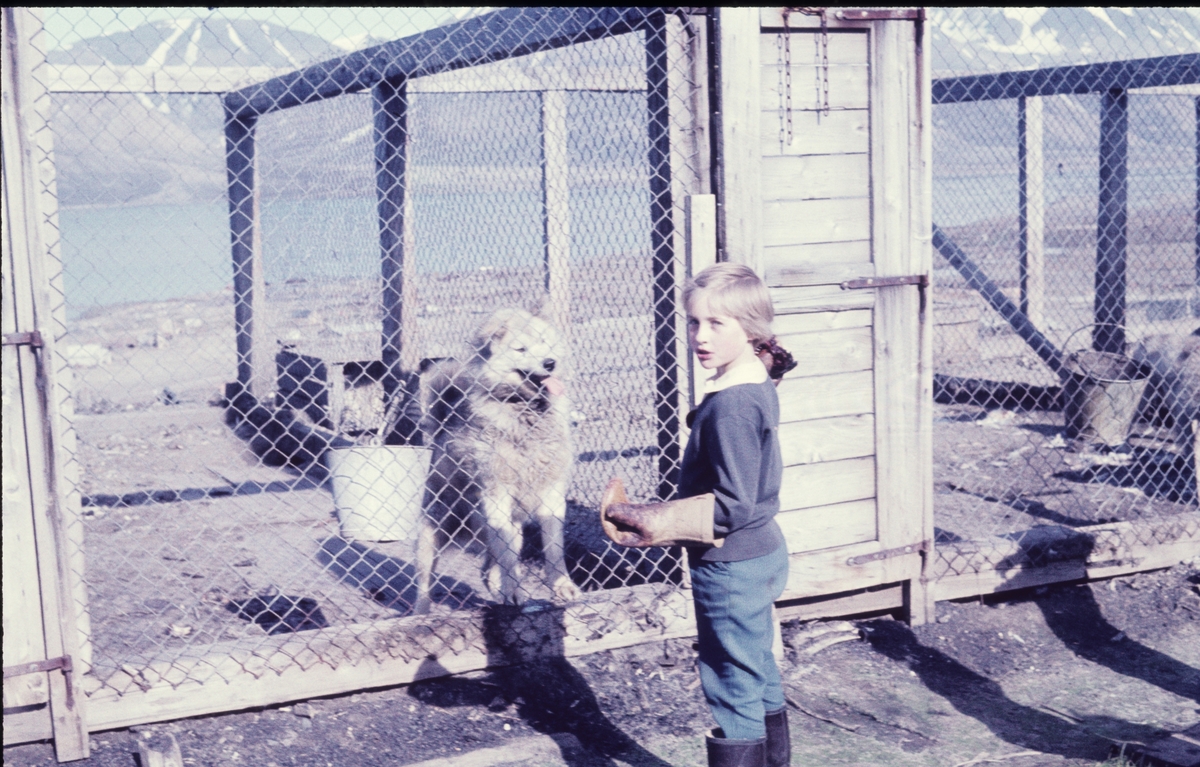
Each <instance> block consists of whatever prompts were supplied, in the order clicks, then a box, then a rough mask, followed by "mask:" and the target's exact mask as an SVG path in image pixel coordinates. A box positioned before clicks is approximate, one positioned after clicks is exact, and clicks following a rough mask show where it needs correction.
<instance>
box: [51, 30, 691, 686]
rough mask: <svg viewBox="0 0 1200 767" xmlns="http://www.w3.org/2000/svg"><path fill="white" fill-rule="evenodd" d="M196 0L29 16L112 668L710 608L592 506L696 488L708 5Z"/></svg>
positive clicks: (571, 640)
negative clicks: (686, 231)
mask: <svg viewBox="0 0 1200 767" xmlns="http://www.w3.org/2000/svg"><path fill="white" fill-rule="evenodd" d="M182 13H183V12H181V11H176V12H168V11H166V10H164V11H158V10H149V9H125V10H121V11H119V12H113V11H101V10H95V11H93V10H86V9H52V10H47V11H45V12H44V14H43V18H42V26H41V28H39V29H36V30H35V32H34V33H33V35H32V39H31V40H30V41H29V42H30V43H31V44H32V46H33V47H34V48H35V49H37V50H40V51H44V52H45V54H46V64H45V65H43V66H38V67H37V68H36V69H35V72H34V76H35V80H36V81H37V84H38V85H39V87H41V88H44V89H45V93H44V94H43V95H42V100H41V102H40V103H41V104H42V106H43V111H44V112H45V117H46V118H47V120H48V125H49V129H48V135H47V136H46V138H47V141H45V142H44V144H45V145H44V147H43V152H44V154H43V157H42V160H43V165H44V170H45V173H44V174H43V176H44V178H43V183H44V185H45V189H46V195H47V197H48V204H47V205H46V206H45V209H46V211H47V215H48V221H49V223H50V224H51V226H52V227H54V228H56V232H57V241H56V242H54V243H52V247H51V258H52V260H54V261H55V262H59V261H60V262H61V265H62V269H61V278H60V282H59V283H58V285H57V288H56V289H57V290H61V297H60V298H61V300H62V301H63V303H64V307H65V308H64V310H63V311H62V312H60V314H61V315H62V317H63V318H64V319H65V325H64V326H63V327H62V328H60V329H59V332H58V335H59V338H58V341H57V348H58V350H59V351H60V357H61V359H60V361H59V362H60V365H61V366H62V367H63V369H64V371H70V373H71V374H72V375H71V376H70V378H69V379H67V380H68V383H67V384H64V387H65V388H66V389H67V391H65V392H64V395H65V396H66V397H67V398H68V399H70V400H71V401H73V403H74V412H73V414H70V415H69V419H68V420H69V422H70V423H69V428H70V432H71V435H72V438H74V439H77V442H76V443H74V447H73V448H72V450H73V454H74V457H75V463H76V468H77V472H76V476H75V477H74V479H73V480H72V488H71V489H72V491H73V493H74V495H73V502H74V503H76V504H78V506H77V508H78V509H80V513H79V518H80V519H81V520H82V521H81V523H80V528H79V529H77V530H76V531H75V533H74V534H73V536H72V537H73V539H74V540H75V541H76V542H77V543H78V545H79V546H80V550H81V552H82V558H77V562H78V566H77V569H78V573H77V575H79V576H80V578H81V580H82V582H83V583H84V584H85V585H86V595H84V594H83V593H80V595H79V601H80V605H79V610H80V612H81V613H82V614H85V615H88V616H90V627H85V628H83V629H82V631H83V641H84V643H85V645H86V650H85V653H84V656H85V657H84V662H85V665H86V669H85V670H88V671H90V675H89V676H88V680H90V681H88V682H87V683H86V684H85V688H86V691H87V692H88V694H89V695H92V696H93V699H94V700H97V699H105V700H116V699H118V698H119V697H120V696H122V695H124V694H126V693H130V692H137V691H138V690H153V689H158V688H162V687H165V686H170V687H179V686H180V685H187V684H192V683H201V684H211V683H212V682H213V681H215V680H216V679H225V680H226V681H231V680H234V679H239V678H241V679H248V678H249V677H245V676H244V675H246V674H250V675H252V676H254V677H259V676H261V674H262V673H263V672H264V671H266V670H271V671H274V672H277V673H286V672H291V671H296V670H299V669H306V670H308V669H313V668H318V669H319V668H322V667H324V668H327V669H334V670H336V669H339V668H348V667H350V666H354V665H356V664H358V665H360V666H361V665H362V662H363V660H364V659H367V660H371V659H374V660H376V661H382V660H386V659H400V660H401V661H409V662H411V664H412V666H413V669H414V670H413V671H412V673H408V678H415V676H416V675H419V674H427V673H432V672H430V671H428V670H427V665H428V664H435V666H439V667H441V668H443V669H446V668H454V667H456V663H457V661H456V660H455V658H456V657H457V656H460V655H462V654H463V653H467V654H471V653H474V654H476V655H479V654H484V655H486V657H487V658H488V659H489V661H492V660H495V659H497V658H505V657H510V655H511V654H512V653H516V654H518V655H520V654H521V653H525V652H530V651H547V650H548V651H554V650H555V648H557V651H559V652H561V651H562V649H563V647H564V643H565V646H572V645H574V646H582V645H585V644H588V643H592V644H595V643H598V642H603V643H607V644H608V645H610V646H611V645H613V644H621V643H629V642H632V641H637V637H638V636H640V635H642V634H645V635H647V636H649V635H655V636H667V635H670V633H669V632H670V630H671V627H672V626H674V625H677V624H681V623H686V617H687V610H688V609H690V608H689V605H688V600H686V599H684V598H683V597H682V594H681V592H680V588H679V587H680V585H681V584H682V582H683V580H684V577H685V576H684V568H682V567H681V563H680V559H679V556H678V552H677V551H675V550H670V551H665V552H664V550H657V549H656V550H645V551H641V550H618V549H615V548H613V547H612V546H611V545H610V544H609V542H608V540H607V539H606V538H605V537H604V535H603V533H602V531H601V529H600V526H599V521H598V515H597V514H596V510H595V506H596V503H597V502H598V500H599V496H600V493H601V491H602V489H603V487H604V485H605V483H606V482H607V480H608V478H609V477H610V476H613V475H618V476H622V477H623V478H624V479H625V481H626V484H627V486H628V488H629V491H630V496H631V497H633V498H635V499H650V498H654V497H658V496H660V495H668V496H669V495H670V494H671V493H673V492H674V482H675V477H676V473H677V470H678V467H677V463H678V459H679V455H680V440H681V429H682V426H681V422H682V419H681V418H680V415H679V411H680V408H681V407H682V406H686V403H687V401H688V399H689V396H690V393H689V384H688V380H689V379H688V369H687V364H688V360H687V357H686V355H685V354H684V353H683V348H684V347H682V346H681V342H680V338H681V336H682V333H681V330H682V322H681V320H680V311H681V309H680V306H679V303H678V294H679V289H680V288H681V287H682V284H681V283H682V277H683V275H684V274H685V268H684V252H683V251H684V249H683V248H682V246H681V239H680V237H681V233H680V232H678V231H677V229H678V228H679V227H680V226H681V225H682V220H683V219H682V211H683V207H684V206H683V200H684V197H685V196H686V195H687V194H696V193H705V192H707V191H708V190H707V188H706V187H707V178H706V173H705V172H704V171H702V169H701V167H700V159H699V158H700V156H701V154H700V151H699V149H698V146H697V145H696V143H695V142H698V141H699V140H700V137H701V136H703V135H704V134H703V132H702V129H701V127H700V126H699V122H698V121H699V118H698V115H702V114H705V112H704V110H703V109H700V110H698V109H697V103H698V99H703V98H704V97H705V94H704V93H703V92H702V88H701V86H700V85H698V83H700V82H702V81H701V79H700V78H698V76H697V72H698V71H702V70H701V69H697V67H702V66H703V62H702V61H701V60H700V59H698V56H699V55H702V53H703V51H704V44H703V39H702V35H703V27H704V25H703V23H702V22H703V18H702V17H692V16H690V15H688V14H687V13H684V12H679V13H664V12H661V11H654V10H643V9H628V8H599V9H588V10H585V11H580V10H552V9H551V10H546V9H508V10H501V11H492V10H487V9H482V10H473V9H430V10H419V9H407V10H394V11H390V10H380V9H358V10H357V11H355V10H353V9H348V10H345V11H343V10H340V9H339V10H331V11H318V10H309V11H307V12H296V11H291V10H285V9H279V10H274V11H262V12H257V11H244V12H243V11H237V10H233V9H228V10H227V9H210V10H207V11H203V10H201V11H196V12H191V11H189V12H187V13H186V14H183V15H182V16H181V15H180V14H182ZM696 19H699V21H700V22H701V23H696V22H695V20H696ZM49 134H52V141H50V140H49V139H50V138H51V136H50V135H49ZM705 149H706V150H707V147H705ZM231 243H232V249H231ZM581 350H583V351H584V352H585V353H581ZM85 563H86V564H85ZM367 665H368V666H369V665H370V664H367ZM418 667H419V668H420V669H421V670H419V671H418V670H416V669H418ZM372 681H374V682H375V683H379V681H380V677H378V676H376V677H374V678H372V679H366V680H360V681H358V682H342V683H341V684H343V685H345V684H352V685H353V684H358V685H359V686H362V684H369V683H370V682H372ZM397 681H399V679H397ZM97 696H98V697H97Z"/></svg>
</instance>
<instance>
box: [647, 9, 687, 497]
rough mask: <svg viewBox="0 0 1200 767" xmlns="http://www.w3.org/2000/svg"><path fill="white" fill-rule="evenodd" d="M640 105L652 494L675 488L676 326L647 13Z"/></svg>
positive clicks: (654, 34) (655, 53)
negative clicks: (650, 333) (644, 129)
mask: <svg viewBox="0 0 1200 767" xmlns="http://www.w3.org/2000/svg"><path fill="white" fill-rule="evenodd" d="M645 35H646V106H647V126H648V129H649V134H650V135H649V149H650V155H649V166H650V252H651V259H652V261H651V263H652V266H651V275H650V279H651V291H652V296H651V305H652V306H653V307H654V364H655V373H654V375H655V387H654V409H655V413H656V420H657V429H656V431H657V432H658V477H659V482H658V495H659V497H660V498H664V499H667V498H674V497H675V493H676V492H677V490H678V487H679V463H680V458H681V449H680V444H679V434H680V427H681V424H682V419H680V417H679V393H680V389H679V359H678V349H677V343H678V340H679V332H678V329H677V327H676V317H677V315H678V307H677V305H676V300H677V295H676V294H677V290H678V285H677V284H676V273H675V220H674V211H673V209H672V208H673V203H672V195H671V193H672V189H671V186H672V183H671V180H672V176H671V110H670V61H669V56H668V41H667V19H666V14H664V13H662V12H661V11H658V12H655V13H653V14H651V15H650V17H649V18H648V20H647V23H646V28H645Z"/></svg>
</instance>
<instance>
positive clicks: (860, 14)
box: [834, 8, 925, 21]
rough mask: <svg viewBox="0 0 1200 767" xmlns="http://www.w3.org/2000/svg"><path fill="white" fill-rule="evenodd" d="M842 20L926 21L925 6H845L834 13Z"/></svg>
mask: <svg viewBox="0 0 1200 767" xmlns="http://www.w3.org/2000/svg"><path fill="white" fill-rule="evenodd" d="M834 15H835V16H837V18H839V19H841V20H842V21H924V20H925V9H924V8H844V9H842V10H840V11H838V12H836V13H835V14H834Z"/></svg>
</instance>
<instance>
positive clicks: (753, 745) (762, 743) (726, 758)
mask: <svg viewBox="0 0 1200 767" xmlns="http://www.w3.org/2000/svg"><path fill="white" fill-rule="evenodd" d="M723 734H724V733H723V732H721V730H720V729H716V730H713V732H712V734H711V735H709V736H708V738H707V739H706V745H707V746H708V767H765V766H766V764H767V762H766V758H767V739H766V738H759V739H757V740H734V739H732V738H722V737H721V736H722V735H723Z"/></svg>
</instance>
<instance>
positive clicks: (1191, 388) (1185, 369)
mask: <svg viewBox="0 0 1200 767" xmlns="http://www.w3.org/2000/svg"><path fill="white" fill-rule="evenodd" d="M1133 358H1134V359H1135V360H1137V361H1138V362H1141V363H1143V364H1145V365H1147V366H1148V367H1149V368H1150V385H1149V386H1148V387H1147V391H1146V395H1145V396H1144V397H1143V410H1146V409H1151V410H1153V411H1156V412H1164V413H1166V414H1167V415H1169V416H1170V421H1171V424H1172V426H1173V428H1174V432H1175V438H1176V440H1177V441H1178V443H1179V444H1180V446H1181V447H1182V448H1183V452H1184V454H1185V455H1192V454H1193V453H1194V451H1195V445H1196V435H1194V434H1193V433H1192V423H1193V422H1195V421H1196V420H1197V419H1200V328H1196V330H1194V331H1193V332H1192V333H1191V334H1190V335H1186V336H1180V335H1168V334H1163V335H1153V336H1149V337H1147V338H1146V339H1145V340H1144V341H1142V342H1141V343H1140V344H1138V345H1137V347H1136V348H1135V349H1134V351H1133ZM1147 405H1148V406H1149V408H1147V407H1146V406H1147ZM1142 415H1143V417H1148V419H1149V420H1155V418H1154V416H1155V415H1156V413H1145V412H1143V413H1142Z"/></svg>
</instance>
